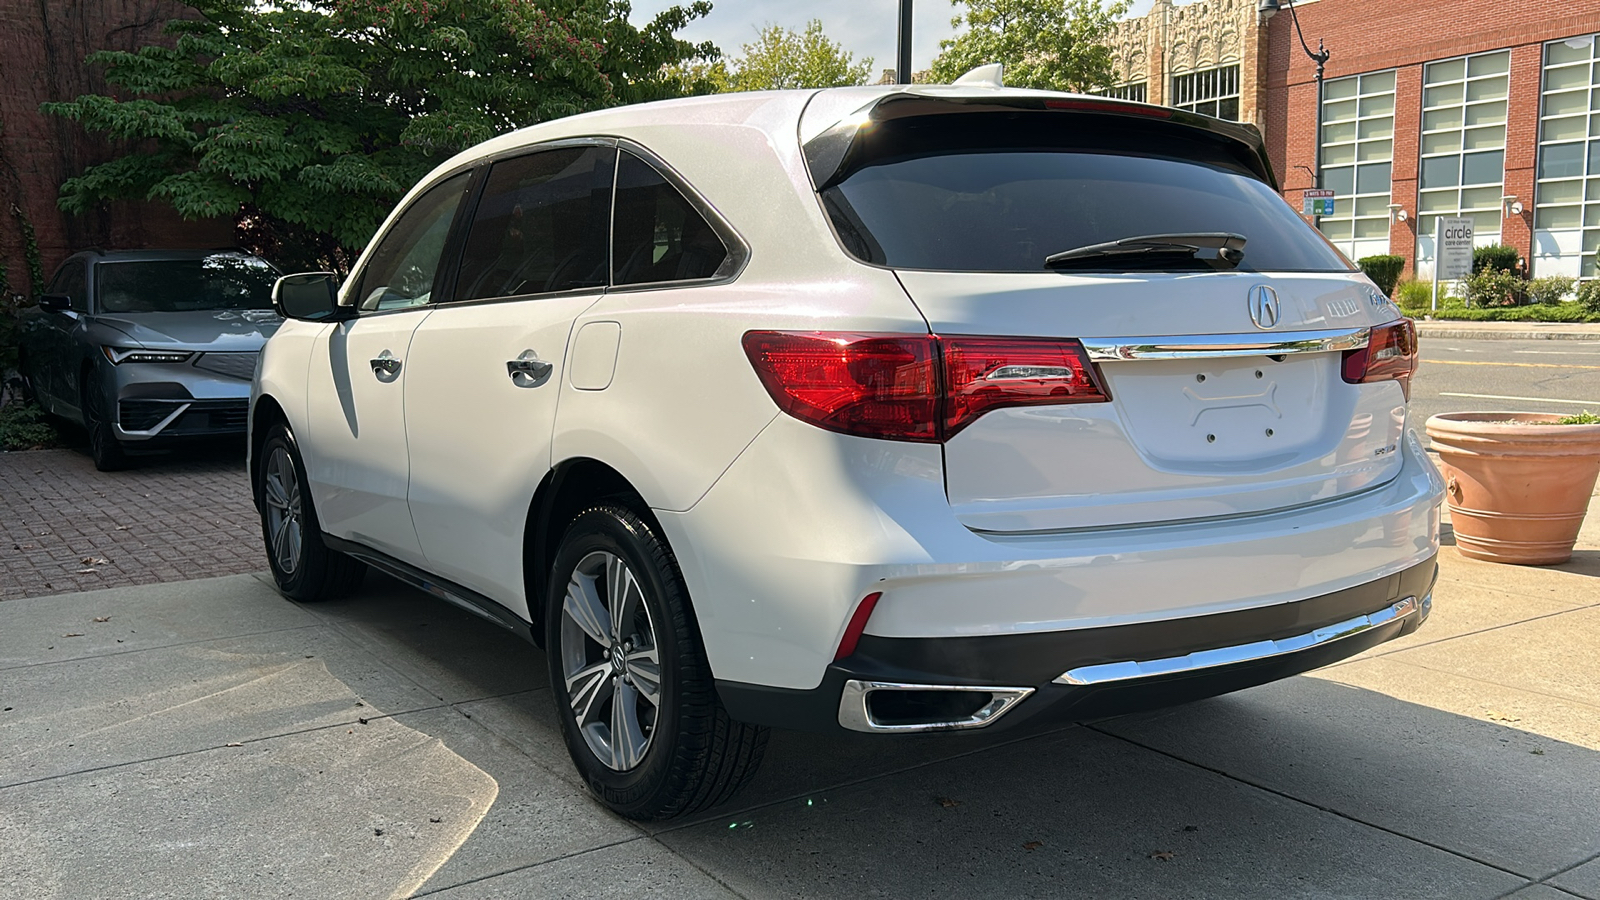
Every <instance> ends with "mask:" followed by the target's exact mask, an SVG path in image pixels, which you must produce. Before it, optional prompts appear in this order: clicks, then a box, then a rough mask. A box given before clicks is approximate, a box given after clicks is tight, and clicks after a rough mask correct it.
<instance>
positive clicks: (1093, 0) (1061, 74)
mask: <svg viewBox="0 0 1600 900" xmlns="http://www.w3.org/2000/svg"><path fill="white" fill-rule="evenodd" d="M951 5H953V6H965V7H966V12H965V13H964V14H962V15H959V16H956V17H955V18H953V19H951V20H950V24H952V25H954V26H955V27H957V28H962V27H965V28H966V31H965V32H963V33H962V34H960V35H958V36H957V37H956V38H955V39H953V40H946V41H940V42H939V51H940V52H939V56H938V58H936V59H935V60H934V61H933V66H932V68H931V69H930V71H929V76H930V80H932V81H935V82H941V83H948V82H951V81H954V80H955V79H957V78H959V77H961V76H962V75H963V74H965V73H966V72H968V71H970V70H972V69H975V68H977V67H978V66H982V65H987V64H989V63H1002V64H1003V65H1004V66H1005V79H1006V84H1009V85H1014V86H1016V87H1029V88H1040V89H1043V90H1053V91H1091V90H1096V89H1099V88H1106V87H1110V86H1111V85H1112V83H1113V82H1114V80H1115V76H1114V75H1113V73H1112V69H1111V48H1110V47H1108V46H1106V39H1107V38H1108V37H1109V36H1110V34H1111V30H1112V28H1113V27H1115V25H1116V20H1117V17H1118V16H1121V15H1122V14H1123V13H1125V12H1127V10H1128V2H1127V0H1112V2H1111V4H1110V5H1105V4H1103V3H1102V2H1101V0H1065V2H1063V0H951Z"/></svg>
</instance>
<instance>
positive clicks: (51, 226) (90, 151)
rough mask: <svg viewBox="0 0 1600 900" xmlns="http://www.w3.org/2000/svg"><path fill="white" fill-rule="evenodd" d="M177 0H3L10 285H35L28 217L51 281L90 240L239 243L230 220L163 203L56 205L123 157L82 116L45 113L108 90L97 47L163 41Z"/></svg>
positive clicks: (30, 289)
mask: <svg viewBox="0 0 1600 900" xmlns="http://www.w3.org/2000/svg"><path fill="white" fill-rule="evenodd" d="M183 10H184V8H183V7H182V6H181V5H179V4H178V3H176V2H173V0H74V2H71V3H57V2H49V3H45V2H40V0H0V84H3V85H5V89H4V90H3V91H0V264H3V265H4V266H5V268H6V279H7V281H8V283H9V285H10V288H11V290H13V291H16V292H19V293H23V294H28V293H36V292H38V291H40V290H42V289H43V286H42V285H36V284H32V283H30V279H29V277H28V266H27V262H26V254H25V251H24V243H25V240H24V236H23V228H22V222H24V221H26V222H27V223H29V224H31V225H32V226H33V229H34V232H35V234H36V236H37V243H38V248H39V255H40V260H41V262H42V264H43V268H44V276H45V278H47V279H48V278H49V277H50V273H51V272H52V271H53V269H54V268H55V266H56V265H57V264H58V263H60V262H61V260H62V259H63V258H65V257H66V256H67V255H68V254H69V253H71V252H72V251H74V250H78V249H81V248H83V247H90V246H99V247H216V246H223V245H228V244H231V243H232V242H233V223H232V222H231V221H228V220H226V219H211V220H206V221H200V222H185V221H183V220H181V219H180V218H178V216H177V214H176V213H174V212H173V211H172V210H171V209H170V208H169V207H166V206H164V205H162V204H155V203H137V204H135V203H125V204H111V205H107V206H106V207H104V208H101V209H98V210H95V211H93V212H92V213H90V214H88V215H84V216H69V215H67V214H66V213H63V212H61V210H60V209H59V208H57V206H56V197H57V194H58V188H59V187H60V185H61V183H62V182H63V181H65V180H66V179H67V178H70V177H71V176H73V175H77V174H78V173H80V172H82V171H83V170H84V169H85V168H87V167H88V166H91V165H93V164H95V163H99V162H104V161H106V160H108V159H110V158H112V157H113V156H114V155H116V153H115V150H116V148H115V147H114V146H113V145H111V144H109V143H107V142H105V141H102V140H99V139H97V138H93V137H90V136H89V135H87V134H85V132H84V131H83V129H82V128H80V127H79V126H78V125H77V123H75V122H71V121H68V120H66V119H61V118H58V117H55V116H46V115H44V114H43V113H41V112H39V104H41V103H43V102H45V101H48V100H70V99H72V98H74V97H77V96H79V95H80V94H87V93H103V92H104V91H105V90H106V84H105V81H104V79H102V78H101V77H100V73H99V71H98V70H96V69H94V68H91V67H89V66H86V65H84V58H85V57H87V56H88V55H89V54H90V53H92V52H94V51H96V50H103V49H115V50H135V49H138V48H139V47H142V46H145V45H146V44H151V43H156V42H158V41H160V40H161V39H162V26H163V25H165V24H166V23H167V22H168V21H169V20H171V19H173V18H175V17H177V16H178V15H180V14H182V12H183Z"/></svg>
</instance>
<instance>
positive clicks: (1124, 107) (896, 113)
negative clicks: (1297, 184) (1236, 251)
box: [802, 66, 1278, 191]
mask: <svg viewBox="0 0 1600 900" xmlns="http://www.w3.org/2000/svg"><path fill="white" fill-rule="evenodd" d="M989 69H993V70H994V71H993V72H992V73H990V72H989V71H986V70H989ZM980 73H981V75H982V79H981V80H980V79H979V78H977V77H976V76H979V75H980ZM969 77H970V78H973V80H972V81H968V82H964V83H962V82H958V83H959V84H961V86H962V87H969V88H970V87H977V86H979V85H982V86H991V87H992V86H993V84H994V82H993V81H991V80H990V79H991V78H993V79H995V80H998V79H999V78H1000V71H999V67H998V66H992V67H991V66H984V67H981V68H979V69H974V70H973V71H972V72H969V73H968V74H967V75H963V76H962V78H963V79H966V78H969ZM1016 111H1030V112H1039V113H1052V112H1077V113H1089V114H1093V115H1107V116H1118V117H1130V118H1142V119H1146V120H1149V119H1162V120H1166V121H1169V122H1172V123H1173V124H1175V125H1180V126H1185V127H1188V128H1195V129H1199V130H1201V131H1205V132H1209V133H1211V134H1214V135H1217V136H1219V137H1222V138H1227V139H1230V140H1232V141H1235V142H1237V143H1239V144H1242V145H1244V148H1245V149H1247V150H1248V151H1249V153H1248V154H1247V156H1248V158H1249V159H1250V161H1251V162H1252V163H1253V165H1252V168H1254V169H1255V170H1256V174H1258V175H1259V176H1261V179H1262V180H1263V181H1265V182H1266V183H1267V184H1269V185H1271V186H1272V189H1273V190H1278V179H1277V177H1276V176H1275V175H1273V172H1272V162H1271V161H1270V160H1269V159H1268V158H1267V149H1266V143H1265V141H1263V140H1262V137H1261V131H1260V130H1259V129H1257V128H1256V127H1255V126H1254V125H1252V124H1249V123H1240V122H1225V121H1223V120H1221V119H1214V118H1212V117H1210V116H1202V115H1199V114H1197V113H1191V112H1186V111H1184V110H1181V109H1173V108H1172V107H1170V106H1154V105H1152V104H1148V103H1135V102H1133V101H1129V100H1118V99H1115V98H1111V97H1094V96H1088V95H1080V94H1057V95H1049V94H1044V93H1042V92H1030V93H1026V94H1023V93H1018V94H1010V95H1007V94H1001V93H994V94H990V93H988V92H987V91H985V92H983V93H977V92H964V93H962V94H960V95H954V96H950V95H946V96H941V95H940V94H937V93H931V92H928V91H927V89H926V88H923V89H920V90H902V91H895V92H893V93H889V94H884V95H882V96H880V97H877V98H874V99H873V100H872V102H870V103H868V104H866V105H865V106H863V107H861V108H860V109H858V110H856V111H855V112H853V113H851V114H850V115H848V116H845V117H844V118H843V119H841V120H839V121H838V122H837V123H835V124H834V125H832V126H831V127H829V128H828V129H827V130H826V131H824V132H822V133H821V134H819V135H817V136H816V137H814V138H812V139H811V140H809V141H806V143H805V146H804V147H803V148H802V149H803V151H804V154H805V159H806V168H807V169H808V170H810V173H811V181H812V183H813V184H814V185H815V186H816V189H817V190H818V191H821V190H824V189H826V188H829V187H832V186H833V185H835V184H838V183H839V182H840V181H843V180H844V178H845V177H846V176H847V175H849V174H850V173H851V172H852V171H854V168H855V167H854V165H853V163H854V162H855V157H856V156H858V155H859V154H860V153H861V145H862V143H863V141H862V140H861V138H862V136H863V135H864V134H866V133H869V132H870V130H871V126H874V125H878V124H881V123H883V122H887V121H890V120H892V119H901V118H910V117H914V116H935V115H947V114H950V113H971V112H1016Z"/></svg>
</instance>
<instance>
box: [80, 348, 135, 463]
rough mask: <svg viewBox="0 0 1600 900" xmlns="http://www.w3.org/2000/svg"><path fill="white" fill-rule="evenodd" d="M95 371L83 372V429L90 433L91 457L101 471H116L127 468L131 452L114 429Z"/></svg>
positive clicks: (108, 407)
mask: <svg viewBox="0 0 1600 900" xmlns="http://www.w3.org/2000/svg"><path fill="white" fill-rule="evenodd" d="M98 380H99V379H97V378H95V377H94V375H93V373H92V370H85V371H84V385H83V429H84V430H85V431H87V432H88V433H89V456H90V457H92V458H93V459H94V467H95V468H96V469H99V470H100V471H102V472H117V471H121V470H122V469H126V468H127V467H128V454H127V453H126V452H124V450H123V448H122V442H121V441H119V440H117V433H116V432H115V431H112V430H111V415H112V414H111V412H110V406H109V404H107V402H106V395H105V392H104V391H102V390H101V389H100V388H99V386H98V385H97V384H96V382H97V381H98Z"/></svg>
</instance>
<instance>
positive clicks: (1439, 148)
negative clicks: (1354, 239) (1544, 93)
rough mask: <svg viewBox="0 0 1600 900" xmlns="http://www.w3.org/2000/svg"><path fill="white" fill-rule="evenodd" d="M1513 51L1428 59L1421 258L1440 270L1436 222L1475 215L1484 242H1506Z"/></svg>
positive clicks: (1422, 264) (1428, 268)
mask: <svg viewBox="0 0 1600 900" xmlns="http://www.w3.org/2000/svg"><path fill="white" fill-rule="evenodd" d="M1510 72H1511V51H1509V50H1499V51H1496V52H1493V53H1480V54H1477V55H1476V56H1462V57H1458V58H1456V59H1443V60H1439V61H1438V62H1431V63H1428V64H1427V65H1426V66H1424V67H1423V69H1422V145H1421V148H1420V151H1421V152H1420V156H1421V159H1419V160H1418V170H1417V261H1418V263H1419V269H1421V270H1423V272H1424V274H1429V273H1431V272H1432V269H1433V229H1434V220H1435V219H1437V218H1438V217H1440V216H1463V217H1466V218H1470V219H1472V220H1473V228H1474V230H1475V232H1476V238H1477V241H1476V242H1477V243H1478V244H1479V245H1480V246H1481V245H1483V244H1495V243H1499V241H1500V217H1501V208H1500V198H1501V197H1502V196H1503V194H1502V191H1501V189H1502V188H1503V187H1504V184H1505V169H1506V98H1507V96H1508V95H1509V93H1510V86H1511V85H1510V81H1511V79H1510Z"/></svg>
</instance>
